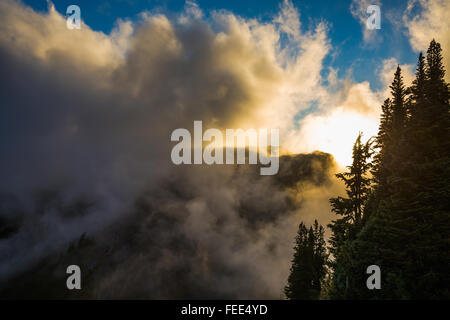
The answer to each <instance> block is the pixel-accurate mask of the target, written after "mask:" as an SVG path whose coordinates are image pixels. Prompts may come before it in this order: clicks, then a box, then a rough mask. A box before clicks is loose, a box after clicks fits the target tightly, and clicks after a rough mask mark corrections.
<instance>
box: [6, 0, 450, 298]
mask: <svg viewBox="0 0 450 320" xmlns="http://www.w3.org/2000/svg"><path fill="white" fill-rule="evenodd" d="M69 4H70V5H71V4H77V5H78V6H79V7H80V9H81V18H82V20H83V23H82V25H81V29H79V30H78V29H68V28H67V26H66V17H65V10H66V7H67V6H68V5H69ZM371 4H378V5H379V6H380V7H381V29H379V30H367V29H366V26H365V20H366V19H367V14H366V8H367V7H368V6H369V5H371ZM0 21H1V23H0V70H1V71H2V72H0V103H1V108H0V123H1V126H0V130H1V132H0V133H1V134H0V145H1V146H2V157H0V177H1V179H0V200H1V207H0V221H12V222H11V223H12V224H13V225H17V226H18V227H15V228H11V230H15V233H14V232H13V234H12V236H10V237H9V238H8V239H6V240H5V241H0V285H1V281H2V280H4V279H8V277H10V276H11V275H12V274H15V273H17V272H20V270H23V269H24V268H26V267H29V266H31V265H32V264H33V263H36V261H39V259H42V257H44V256H46V255H48V254H49V253H51V252H56V251H57V250H61V248H64V246H67V245H68V244H69V243H70V242H71V241H74V240H75V239H79V238H80V236H81V235H82V234H83V233H87V234H88V235H93V234H94V235H99V234H100V233H101V232H104V229H105V228H107V227H109V226H115V227H117V228H119V229H120V228H121V227H122V226H126V225H128V223H129V222H130V220H131V223H135V221H134V220H136V221H138V223H136V224H137V225H136V226H134V227H133V228H134V229H133V228H131V231H130V230H128V229H126V228H125V227H124V229H120V230H117V232H116V231H115V230H114V232H113V234H114V236H110V237H106V236H105V237H103V240H101V239H102V237H100V236H99V239H97V240H98V241H105V242H106V243H108V242H109V241H116V240H114V239H116V237H115V236H116V234H127V233H133V232H136V234H137V235H136V237H135V238H134V240H136V241H138V242H139V243H140V244H141V246H139V248H138V249H139V250H136V251H133V250H135V249H136V248H134V249H132V250H131V252H129V251H128V249H129V248H128V247H126V246H127V244H128V243H126V241H125V243H120V244H118V245H123V246H125V247H123V248H122V249H123V250H121V251H120V252H119V253H120V254H124V255H125V257H126V259H125V258H124V259H123V261H127V262H129V264H127V263H125V262H124V263H123V264H121V267H120V268H118V269H117V270H110V271H111V272H108V273H107V274H106V275H105V279H102V281H101V282H102V283H101V285H100V287H101V288H103V290H104V291H103V292H114V290H109V288H110V284H111V283H114V284H115V285H114V288H123V289H124V290H126V289H129V290H131V291H132V290H134V289H135V288H138V287H139V284H142V285H147V284H148V285H149V287H148V288H145V290H147V291H146V292H147V293H149V292H150V293H151V292H153V291H152V290H153V289H154V288H155V287H154V286H153V284H150V283H149V282H147V281H142V279H143V278H144V279H147V278H151V279H156V280H157V279H164V278H161V277H160V276H161V272H162V273H163V274H164V272H166V271H167V270H171V271H172V270H175V271H174V272H175V274H176V271H177V270H178V269H177V268H178V267H179V266H180V265H181V266H189V270H188V271H190V273H189V274H188V276H189V277H190V282H189V283H191V284H192V283H196V282H198V281H203V282H202V283H203V284H204V285H205V288H222V285H223V289H224V290H225V291H224V292H221V294H219V295H218V296H222V297H223V296H225V297H246V298H258V297H265V298H278V297H279V295H280V293H281V292H282V287H283V285H284V283H285V279H286V277H287V274H288V272H289V263H290V259H291V257H292V252H291V248H292V240H293V239H294V237H295V232H296V229H297V226H298V222H299V221H305V222H306V223H307V224H311V223H312V222H313V220H314V219H315V218H317V219H319V222H320V223H322V224H323V225H326V224H327V223H328V222H330V221H331V219H332V218H333V216H332V213H331V212H330V208H329V201H328V199H329V198H330V197H334V196H336V195H338V194H339V192H343V187H342V185H341V184H338V183H337V182H336V181H335V180H336V179H334V173H336V172H337V171H342V167H343V166H345V165H349V164H351V161H352V155H351V151H352V145H353V143H354V141H355V139H356V137H357V135H358V132H360V131H362V132H363V134H364V138H365V139H368V138H370V137H371V136H374V135H376V134H377V131H378V124H379V116H380V109H381V105H382V103H383V101H384V99H386V98H387V97H388V96H389V84H390V83H391V81H392V78H393V74H394V71H395V69H396V68H397V65H400V66H401V68H402V72H403V77H404V80H405V83H406V84H409V83H411V81H412V79H413V76H414V70H415V63H416V59H417V56H418V54H419V52H420V51H421V50H422V51H424V50H426V48H427V46H428V44H429V42H430V41H431V40H432V38H435V39H436V40H437V41H438V42H440V43H441V45H442V48H443V56H444V65H445V67H446V69H447V70H449V68H450V63H449V62H450V54H449V53H450V31H449V25H450V23H449V21H450V1H448V0H434V1H426V0H409V1H379V0H377V1H375V0H374V1H373V3H372V2H371V1H370V2H369V1H368V0H352V1H329V2H328V1H317V0H316V1H298V2H297V1H293V2H291V1H287V0H286V1H277V2H275V1H274V2H271V1H216V2H213V1H198V2H192V1H187V2H183V1H138V0H134V1H133V0H129V1H125V0H122V1H110V2H106V1H78V2H75V1H74V2H72V1H71V2H66V1H54V2H48V3H47V2H46V1H40V0H33V1H22V2H20V1H16V0H2V1H0ZM446 79H447V81H448V79H449V73H447V74H446ZM196 120H202V121H203V126H204V128H207V127H209V128H218V129H221V130H225V129H228V128H233V129H236V128H242V129H250V128H254V129H258V128H267V129H272V128H277V129H279V130H280V151H281V153H282V154H283V155H293V154H298V153H304V154H306V155H303V156H301V157H300V158H299V165H298V166H297V167H296V168H295V170H291V168H288V169H286V170H287V171H288V172H291V173H292V172H297V170H298V172H299V175H300V176H299V177H297V178H298V179H299V181H298V184H296V185H295V186H292V187H289V188H280V184H279V183H274V182H273V181H272V180H268V179H263V178H260V179H257V178H256V177H255V176H254V175H253V174H252V172H251V170H250V171H248V172H240V173H239V172H238V173H239V174H236V172H235V171H234V168H232V167H227V166H225V165H223V166H220V165H217V166H215V165H212V166H209V167H208V166H204V167H203V166H192V167H189V166H180V167H176V168H174V166H173V164H172V162H171V160H170V152H171V149H172V142H171V141H170V136H171V133H172V132H173V131H174V130H175V129H177V128H187V129H188V130H192V127H193V122H194V121H196ZM317 151H321V152H325V153H330V154H331V155H332V157H333V158H331V156H329V155H327V154H324V153H320V152H317ZM314 152H315V153H314ZM333 159H334V160H333ZM243 170H244V169H243ZM281 171H283V165H282V164H281V163H280V172H281ZM323 176H325V177H326V178H323ZM258 177H259V176H258ZM273 179H277V176H274V177H273ZM333 179H334V180H333ZM286 199H288V200H289V201H287V200H286ZM137 203H138V204H140V205H139V206H138V205H137ZM292 204H295V206H294V207H292ZM297 204H298V206H297ZM242 205H246V206H247V208H244V209H247V210H244V212H243V211H242ZM248 207H250V208H251V210H248ZM73 208H78V209H79V208H81V209H79V210H78V209H73ZM280 208H281V209H280ZM136 211H137V213H136ZM74 212H75V213H74ZM249 212H250V215H251V213H253V214H255V216H252V217H250V218H249V217H246V214H247V215H248V214H249ZM136 214H137V215H138V216H137V217H136ZM131 217H133V218H135V219H134V220H133V219H131ZM118 221H119V223H118ZM125 222H126V223H125ZM155 226H156V227H155ZM148 228H150V229H151V231H152V232H155V233H157V235H155V237H157V238H158V239H159V240H160V241H161V242H162V243H164V244H167V246H162V247H158V246H156V249H155V247H153V246H151V245H150V244H151V242H152V234H151V233H149V229H148ZM102 230H103V231H102ZM180 238H181V239H182V244H183V245H185V244H187V246H189V245H190V244H192V248H189V249H190V250H188V251H186V252H184V253H183V254H179V252H177V248H178V249H179V248H184V247H183V246H175V247H176V248H172V247H170V244H173V243H178V241H180ZM117 241H118V242H119V240H117ZM150 248H151V249H150ZM153 249H155V250H156V252H157V253H158V254H156V253H155V251H154V250H153ZM191 249H192V250H191ZM146 250H150V251H146ZM103 252H105V251H103ZM155 257H156V258H155ZM154 259H156V261H153V260H154ZM149 261H150V262H149ZM147 264H150V265H151V268H144V267H145V266H147ZM199 266H200V267H199ZM217 266H219V267H217ZM250 266H251V267H250ZM253 266H256V267H255V268H254V267H253ZM214 268H216V269H214ZM153 272H155V273H153ZM148 273H150V274H148ZM268 273H270V274H271V277H267V274H268ZM130 274H133V275H134V274H137V275H139V274H141V275H142V277H131V276H130ZM147 275H148V276H149V277H146V276H147ZM208 277H210V278H208ZM127 281H129V282H127ZM133 281H135V282H137V283H134V282H133ZM205 281H206V282H207V283H204V282H205ZM208 281H210V282H208ZM255 283H258V286H255ZM128 285H129V286H128ZM261 288H262V289H261ZM259 289H261V290H259ZM99 290H100V289H99ZM255 290H257V291H258V292H255ZM131 291H130V292H131ZM100 297H105V295H100ZM210 297H211V296H210Z"/></svg>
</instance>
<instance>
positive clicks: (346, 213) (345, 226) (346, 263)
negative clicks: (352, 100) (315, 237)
mask: <svg viewBox="0 0 450 320" xmlns="http://www.w3.org/2000/svg"><path fill="white" fill-rule="evenodd" d="M361 138H362V134H361V133H360V134H359V135H358V137H357V139H356V142H355V144H354V146H353V163H352V165H351V166H348V167H347V168H348V172H344V173H339V174H337V175H336V177H337V178H338V179H340V180H342V181H343V182H344V184H345V187H346V193H347V197H345V198H344V197H336V198H331V199H330V203H331V208H332V211H333V212H334V213H335V214H336V215H338V216H340V217H341V218H338V219H336V220H333V221H332V223H331V224H329V225H328V226H329V228H330V229H331V231H332V235H331V238H330V241H329V242H330V253H331V254H332V255H333V258H334V259H333V261H331V262H330V265H331V268H332V270H333V289H332V291H331V296H332V298H338V299H340V298H348V297H349V294H350V293H349V292H350V291H349V286H351V283H352V282H353V281H354V279H353V275H354V273H353V272H352V261H351V259H349V252H348V249H349V244H350V243H351V241H353V240H354V239H355V238H356V235H357V234H358V232H359V231H360V230H361V228H362V226H363V222H364V221H365V219H364V217H363V212H364V208H365V203H366V202H367V200H368V199H369V196H370V184H371V179H370V177H369V176H368V175H369V172H370V169H371V164H370V162H369V159H370V158H371V156H372V151H371V150H372V149H371V144H372V141H371V140H369V141H368V142H367V143H362V141H361Z"/></svg>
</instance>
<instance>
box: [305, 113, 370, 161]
mask: <svg viewBox="0 0 450 320" xmlns="http://www.w3.org/2000/svg"><path fill="white" fill-rule="evenodd" d="M304 120H305V121H304V126H303V128H302V135H304V141H307V142H308V149H309V151H313V150H320V151H323V152H328V153H331V154H332V155H333V156H334V158H335V160H336V162H337V163H338V165H339V166H342V167H345V166H348V165H351V163H352V148H353V144H354V142H355V140H356V138H357V137H358V133H359V132H360V131H361V132H363V141H366V140H368V139H370V137H372V136H375V135H376V134H377V132H378V119H376V118H373V117H368V116H366V115H364V114H360V113H355V112H348V111H345V110H344V109H343V108H337V109H336V110H334V111H333V112H332V113H330V114H328V115H324V116H316V115H311V116H310V117H307V118H305V119H304Z"/></svg>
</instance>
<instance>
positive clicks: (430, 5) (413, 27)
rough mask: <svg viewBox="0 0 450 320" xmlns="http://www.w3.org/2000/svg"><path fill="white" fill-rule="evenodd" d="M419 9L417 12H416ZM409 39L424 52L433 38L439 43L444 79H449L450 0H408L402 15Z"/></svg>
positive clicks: (417, 48) (414, 46)
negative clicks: (442, 58) (441, 50)
mask: <svg viewBox="0 0 450 320" xmlns="http://www.w3.org/2000/svg"><path fill="white" fill-rule="evenodd" d="M418 9H419V13H417V12H418ZM403 21H404V23H405V25H406V27H407V29H408V33H409V37H410V39H409V41H410V43H411V46H412V47H413V49H414V50H416V51H422V52H423V53H424V54H425V53H426V50H427V48H428V46H429V44H430V41H431V40H432V39H433V38H434V39H435V40H436V41H437V42H439V43H440V44H441V47H442V49H443V55H444V66H445V68H446V70H447V72H446V80H447V81H449V80H450V72H449V71H450V1H448V0H430V1H428V0H410V1H409V2H408V6H407V9H406V11H405V13H404V15H403Z"/></svg>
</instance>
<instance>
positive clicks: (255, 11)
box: [24, 0, 449, 165]
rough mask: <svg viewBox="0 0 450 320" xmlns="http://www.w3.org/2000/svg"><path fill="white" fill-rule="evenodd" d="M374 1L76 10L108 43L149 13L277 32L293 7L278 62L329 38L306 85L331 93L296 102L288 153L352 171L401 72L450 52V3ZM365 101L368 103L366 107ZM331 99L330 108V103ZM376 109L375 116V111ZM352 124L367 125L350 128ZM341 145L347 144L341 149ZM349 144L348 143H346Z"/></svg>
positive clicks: (138, 0)
mask: <svg viewBox="0 0 450 320" xmlns="http://www.w3.org/2000/svg"><path fill="white" fill-rule="evenodd" d="M372 2H373V3H372ZM372 2H370V1H368V0H351V1H288V2H283V1H235V0H232V1H197V2H194V1H176V0H167V1H164V0H156V1H150V0H148V1H144V0H128V1H126V0H115V1H78V2H77V3H76V4H77V5H78V6H79V7H80V8H81V17H82V20H83V22H84V23H85V25H86V26H87V27H88V28H89V29H90V30H92V31H95V32H98V33H102V34H105V35H107V36H108V35H112V33H114V31H115V30H117V28H119V26H120V25H122V26H123V25H125V23H129V24H130V26H131V25H133V26H134V27H136V26H138V25H139V24H140V23H142V19H143V18H142V17H143V14H144V13H145V14H146V15H147V16H148V15H158V14H162V15H164V16H166V17H168V18H169V19H172V20H173V19H177V17H180V15H183V14H185V13H186V12H193V11H192V8H195V10H198V12H199V13H200V15H201V19H202V20H203V21H205V22H207V23H209V24H210V25H211V27H213V28H214V26H215V23H216V22H217V21H215V19H216V17H217V14H216V13H218V12H221V13H225V12H227V13H230V14H232V15H233V16H234V17H238V18H241V19H244V20H246V21H248V22H250V21H257V23H258V24H260V25H272V26H275V27H277V22H276V17H277V16H278V17H279V15H280V12H282V10H283V8H287V7H289V10H291V11H292V12H294V11H295V13H294V16H293V17H294V18H293V19H294V20H297V21H298V27H299V30H297V31H298V32H297V31H295V32H297V33H298V37H297V38H296V35H294V33H291V34H288V33H284V32H283V30H282V28H280V31H281V32H280V34H279V39H278V40H279V41H278V42H277V44H275V45H277V46H278V45H279V46H281V47H285V48H286V51H289V52H286V53H285V54H284V57H283V58H281V57H278V59H279V61H278V63H281V64H283V63H285V62H286V61H282V60H283V59H284V60H286V59H289V58H287V56H290V59H303V58H301V57H300V56H299V52H300V53H301V51H302V50H304V49H301V48H299V46H298V45H299V44H300V41H301V39H300V37H308V36H311V37H314V36H317V35H318V34H319V33H320V34H322V35H323V39H322V40H321V41H322V44H321V45H322V49H323V52H321V53H320V54H319V55H318V56H317V57H316V62H318V63H320V65H317V68H316V69H315V70H314V72H316V71H317V74H315V73H313V74H311V78H314V77H315V76H317V77H318V78H317V79H314V80H311V79H307V80H306V82H311V81H317V82H318V84H319V86H320V87H321V89H324V90H325V91H327V92H326V93H320V94H316V96H315V97H312V96H311V97H309V98H305V99H303V101H292V103H294V104H296V106H294V107H292V108H291V109H296V110H290V112H289V117H290V119H288V120H287V121H290V122H291V123H290V126H292V127H293V131H297V132H301V137H298V134H296V133H295V132H293V131H292V132H288V133H287V134H286V135H285V137H286V140H285V144H284V145H285V147H286V148H285V150H289V152H305V151H306V152H310V151H313V150H314V149H320V150H323V151H326V152H331V153H333V154H334V156H335V158H336V159H337V161H338V162H339V163H340V164H341V165H348V164H349V163H350V162H351V153H350V150H351V143H352V142H351V141H354V139H355V138H356V135H357V133H358V132H359V131H362V132H363V133H364V134H365V136H366V139H368V138H369V137H370V136H373V135H375V134H376V127H377V124H376V121H377V120H378V119H377V118H378V115H379V110H380V107H379V106H380V104H381V103H382V101H383V100H384V98H385V97H386V96H387V94H388V91H387V88H388V84H389V82H390V81H391V79H392V74H393V71H394V68H395V67H396V65H397V64H400V65H401V66H403V67H404V77H405V80H411V79H412V76H413V73H414V68H415V64H416V61H417V56H418V53H419V51H420V50H422V51H423V50H426V46H427V44H428V42H429V40H430V39H431V38H432V37H433V36H434V37H436V38H437V39H438V41H441V43H442V42H444V43H442V45H443V47H444V48H445V47H446V46H448V37H447V35H448V24H446V23H441V21H446V20H445V19H446V16H447V15H448V10H445V9H442V8H448V7H449V2H448V1H445V0H440V1H431V2H429V1H424V0H409V1H405V0H403V1H399V0H396V1H379V0H377V1H372ZM24 4H26V5H28V6H30V7H31V8H33V9H34V10H36V11H37V12H39V13H41V14H45V13H46V12H48V8H49V4H48V3H47V1H35V0H33V1H30V0H26V1H24ZM70 4H75V3H74V2H73V1H72V2H71V1H53V5H54V8H55V9H56V11H57V12H59V14H60V15H61V16H64V15H65V11H66V8H67V6H69V5H70ZM370 4H376V5H379V7H380V8H381V29H375V30H368V29H367V27H366V26H365V21H366V19H367V18H368V16H369V14H367V12H366V9H367V7H368V6H369V5H370ZM282 19H284V18H282ZM134 27H133V28H134ZM216 27H217V26H216ZM278 28H279V25H278ZM294 28H296V27H295V26H294ZM319 28H320V29H321V30H318V29H319ZM420 28H421V29H420ZM419 29H420V30H419ZM426 30H428V31H426ZM130 32H132V31H130ZM314 34H315V35H314ZM294 42H297V43H294ZM315 43H318V41H316V42H315ZM295 46H297V48H294V47H295ZM300 47H301V44H300ZM310 50H311V51H312V49H310ZM446 62H448V60H446ZM292 81H293V82H294V81H298V83H296V84H295V83H292V85H293V86H295V85H297V86H299V87H301V86H302V85H303V84H302V83H301V82H302V81H305V80H303V79H300V78H298V79H296V80H294V79H292ZM319 82H320V83H319ZM304 87H306V85H305V86H304ZM298 91H299V92H298V93H297V94H305V93H300V92H301V91H302V90H301V89H300V90H298ZM315 91H316V93H318V92H319V90H315ZM319 95H320V97H319ZM358 95H359V96H360V98H362V99H363V100H365V101H363V102H362V101H358ZM325 96H326V97H325ZM332 96H333V97H332ZM324 99H327V100H328V101H326V102H325V101H323V100H324ZM330 99H331V100H333V101H331V100H330ZM339 99H340V100H341V101H338V100H339ZM294 100H295V99H294ZM300 100H301V99H300ZM342 100H343V101H344V102H345V101H347V104H348V103H357V104H360V105H362V106H363V107H361V108H366V107H364V105H369V107H367V108H366V109H367V110H366V112H365V114H364V115H362V114H361V112H359V113H358V112H357V113H353V114H349V113H348V112H344V111H343V110H341V111H339V110H338V108H339V106H338V105H339V104H342V103H343V101H342ZM341 107H342V106H341ZM343 107H344V109H345V108H346V107H345V106H343ZM272 108H279V107H278V106H277V107H276V106H272ZM369 109H371V110H370V111H371V112H367V111H369ZM333 112H334V114H333ZM324 113H327V114H328V115H324ZM368 113H370V114H368ZM330 114H333V115H332V116H330ZM344 114H346V115H344ZM312 115H316V116H312ZM308 116H309V117H308ZM352 123H353V124H354V123H361V125H360V126H359V127H358V128H353V129H350V128H351V126H350V125H351V124H352ZM283 126H284V125H283ZM314 128H315V129H314ZM330 132H333V133H332V134H330ZM333 137H334V138H333ZM293 139H296V141H297V143H295V142H294V141H293ZM337 139H339V140H340V141H341V142H340V143H338V142H337V141H336V140H337ZM304 140H307V141H304ZM298 141H304V142H302V146H299V144H300V142H298ZM342 141H346V143H344V144H342ZM295 144H296V146H294V145H295Z"/></svg>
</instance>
